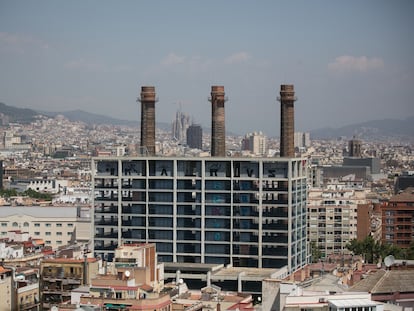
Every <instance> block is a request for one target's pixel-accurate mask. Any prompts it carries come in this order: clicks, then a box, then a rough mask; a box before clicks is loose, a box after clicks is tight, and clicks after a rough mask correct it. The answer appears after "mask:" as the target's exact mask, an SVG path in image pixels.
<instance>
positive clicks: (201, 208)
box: [92, 157, 307, 273]
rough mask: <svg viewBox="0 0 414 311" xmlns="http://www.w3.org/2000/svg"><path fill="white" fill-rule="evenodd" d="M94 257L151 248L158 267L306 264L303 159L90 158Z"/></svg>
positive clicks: (304, 161)
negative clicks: (130, 247) (136, 246)
mask: <svg viewBox="0 0 414 311" xmlns="http://www.w3.org/2000/svg"><path fill="white" fill-rule="evenodd" d="M92 176H93V191H94V193H95V195H94V198H93V206H94V217H93V226H94V232H95V234H94V239H93V240H94V241H93V244H94V246H93V248H94V252H95V255H99V256H102V258H104V259H107V260H110V259H112V258H113V257H114V253H115V249H116V248H117V247H118V246H120V245H122V244H124V243H143V242H145V243H155V244H156V247H157V253H158V258H159V260H160V261H161V262H188V263H190V262H194V263H212V264H215V263H218V264H232V265H234V266H241V267H259V268H261V267H263V268H267V267H270V268H280V267H283V266H288V271H289V273H290V272H292V271H295V270H297V269H299V268H300V267H302V266H303V265H305V264H306V262H307V250H306V247H307V245H306V244H307V243H306V240H307V233H306V196H307V189H306V176H307V165H306V160H305V159H302V158H258V159H251V158H221V157H215V158H180V157H168V158H159V157H142V158H140V157H138V158H132V157H131V158H128V157H122V158H115V157H114V158H105V159H104V158H93V159H92Z"/></svg>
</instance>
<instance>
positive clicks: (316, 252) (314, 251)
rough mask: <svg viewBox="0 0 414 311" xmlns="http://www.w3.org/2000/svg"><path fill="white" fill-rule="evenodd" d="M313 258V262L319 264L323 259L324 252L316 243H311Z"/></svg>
mask: <svg viewBox="0 0 414 311" xmlns="http://www.w3.org/2000/svg"><path fill="white" fill-rule="evenodd" d="M311 256H312V262H318V261H319V259H320V258H321V257H322V252H321V251H320V249H319V248H318V246H317V245H316V242H315V241H312V242H311Z"/></svg>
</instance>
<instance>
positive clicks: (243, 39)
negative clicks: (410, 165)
mask: <svg viewBox="0 0 414 311" xmlns="http://www.w3.org/2000/svg"><path fill="white" fill-rule="evenodd" d="M413 16H414V1H411V0H406V1H402V0H395V1H387V0H375V1H374V0H365V1H360V0H350V1H339V0H333V1H328V0H325V1H321V0H313V1H308V0H302V1H300V0H293V1H276V0H272V1H270V0H269V1H266V0H260V1H253V0H250V1H246V0H227V1H218V0H208V1H201V0H199V1H198V0H186V1H185V0H174V1H171V0H164V1H161V0H151V1H150V0H148V1H145V0H141V1H138V0H136V1H135V0H134V1H127V0H123V1H109V0H71V1H59V0H51V1H45V0H44V1H42V0H39V1H21V0H17V1H15V0H7V1H6V0H0V102H3V103H5V104H7V105H10V106H14V107H22V108H31V109H35V110H42V111H69V110H75V109H82V110H84V111H87V112H93V113H98V114H102V115H106V116H110V117H115V118H119V119H125V120H139V119H140V113H141V109H140V104H139V103H137V102H136V100H137V97H139V94H140V91H141V86H145V85H152V86H155V89H156V93H157V96H158V99H159V101H158V102H157V103H156V121H157V122H172V120H173V119H174V116H175V112H176V111H177V110H178V109H181V110H182V111H183V112H185V113H188V114H189V115H190V116H192V117H193V121H194V122H195V123H198V124H201V125H202V126H203V127H209V126H210V125H211V104H210V102H209V101H208V97H209V96H210V92H211V86H212V85H223V86H224V88H225V93H226V96H227V97H228V101H227V102H226V104H225V114H226V131H227V132H233V133H238V134H241V135H243V134H246V133H248V132H253V131H262V132H263V133H264V134H266V135H267V136H278V135H279V131H280V130H279V127H280V103H279V102H277V97H278V96H279V91H280V85H281V84H294V87H295V91H296V96H297V98H298V100H297V101H296V102H295V129H296V130H297V131H309V130H312V129H317V128H321V127H340V126H344V125H348V124H353V123H356V122H361V121H368V120H377V119H384V118H397V119H404V118H406V117H409V116H413V115H414V101H413V98H414V18H413Z"/></svg>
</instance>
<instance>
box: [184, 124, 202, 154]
mask: <svg viewBox="0 0 414 311" xmlns="http://www.w3.org/2000/svg"><path fill="white" fill-rule="evenodd" d="M187 145H188V147H190V148H196V149H200V150H201V149H203V129H202V128H201V126H200V125H198V124H192V125H190V126H189V128H188V129H187Z"/></svg>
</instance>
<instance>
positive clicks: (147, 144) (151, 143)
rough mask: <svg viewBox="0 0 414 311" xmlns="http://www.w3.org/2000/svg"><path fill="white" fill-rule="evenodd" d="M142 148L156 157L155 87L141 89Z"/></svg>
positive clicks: (139, 99)
mask: <svg viewBox="0 0 414 311" xmlns="http://www.w3.org/2000/svg"><path fill="white" fill-rule="evenodd" d="M138 101H139V102H141V148H142V149H143V150H146V152H147V153H148V155H155V102H157V101H158V100H157V98H156V96H155V87H153V86H143V87H141V97H139V98H138Z"/></svg>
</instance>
